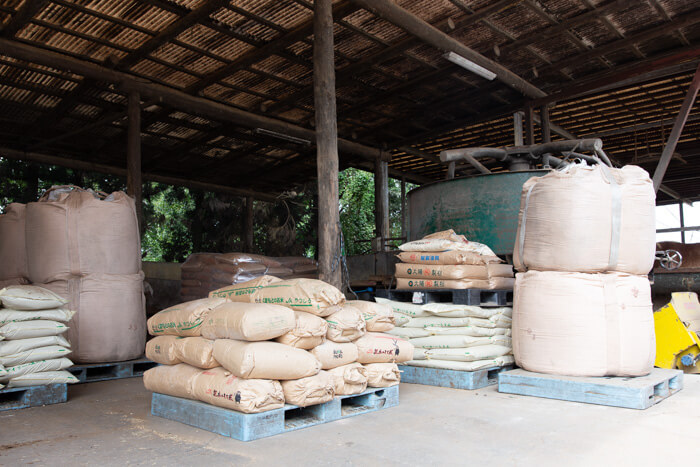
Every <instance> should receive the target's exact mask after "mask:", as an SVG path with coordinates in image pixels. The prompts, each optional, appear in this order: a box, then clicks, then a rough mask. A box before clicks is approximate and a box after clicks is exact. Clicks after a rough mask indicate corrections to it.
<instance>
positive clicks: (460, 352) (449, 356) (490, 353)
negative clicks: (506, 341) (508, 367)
mask: <svg viewBox="0 0 700 467" xmlns="http://www.w3.org/2000/svg"><path fill="white" fill-rule="evenodd" d="M510 353H511V348H510V347H506V346H504V345H496V344H489V345H477V346H474V347H469V348H463V349H460V348H456V349H430V350H428V351H427V352H426V357H427V358H428V359H429V360H430V359H432V360H452V361H455V362H477V361H480V360H489V359H494V358H498V357H502V356H504V355H508V354H510Z"/></svg>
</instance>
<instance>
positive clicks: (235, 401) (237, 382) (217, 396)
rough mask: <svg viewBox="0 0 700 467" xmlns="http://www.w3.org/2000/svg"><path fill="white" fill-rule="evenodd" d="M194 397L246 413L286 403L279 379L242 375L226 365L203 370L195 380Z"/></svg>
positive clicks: (278, 406) (265, 409)
mask: <svg viewBox="0 0 700 467" xmlns="http://www.w3.org/2000/svg"><path fill="white" fill-rule="evenodd" d="M192 388H193V396H194V398H195V399H197V400H199V401H202V402H206V403H207V404H212V405H216V406H218V407H224V408H226V409H233V410H236V411H238V412H243V413H260V412H266V411H268V410H274V409H281V408H282V407H284V392H283V391H282V385H281V384H280V382H279V381H274V380H271V379H243V378H238V377H236V376H234V375H233V374H231V372H229V371H227V370H226V369H224V368H221V367H218V368H212V369H210V370H204V371H202V372H200V373H199V374H198V375H197V376H196V378H195V379H194V382H193V384H192Z"/></svg>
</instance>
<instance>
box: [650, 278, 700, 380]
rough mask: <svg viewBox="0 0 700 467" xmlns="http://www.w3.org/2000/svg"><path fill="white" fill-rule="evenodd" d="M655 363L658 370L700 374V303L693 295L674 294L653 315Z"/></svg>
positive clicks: (688, 293)
mask: <svg viewBox="0 0 700 467" xmlns="http://www.w3.org/2000/svg"><path fill="white" fill-rule="evenodd" d="M654 328H655V330H656V362H655V365H656V366H657V367H659V368H678V369H681V370H683V371H684V372H685V373H700V339H698V335H697V332H698V331H699V330H700V329H699V328H700V302H698V296H697V294H695V293H694V292H675V293H673V294H671V302H670V303H668V304H666V305H665V306H664V307H662V308H661V309H659V310H657V311H655V312H654Z"/></svg>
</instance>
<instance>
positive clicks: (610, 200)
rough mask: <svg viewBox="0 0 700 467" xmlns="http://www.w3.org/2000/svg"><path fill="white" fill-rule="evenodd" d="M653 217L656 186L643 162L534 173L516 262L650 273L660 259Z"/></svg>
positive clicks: (524, 200)
mask: <svg viewBox="0 0 700 467" xmlns="http://www.w3.org/2000/svg"><path fill="white" fill-rule="evenodd" d="M552 206H570V207H571V208H570V209H552ZM654 215H655V194H654V188H653V186H652V182H651V179H650V178H649V174H647V172H646V171H644V170H643V169H642V168H640V167H636V166H632V165H628V166H625V167H623V168H621V169H611V168H609V167H606V166H603V165H601V164H598V165H594V166H591V167H589V166H586V165H585V164H583V165H579V164H577V165H572V166H568V167H567V169H566V170H564V171H561V170H555V171H552V172H550V173H548V174H547V175H545V176H544V177H533V178H531V179H530V180H528V181H527V182H525V184H524V185H523V191H522V196H521V201H520V215H519V223H518V232H517V235H516V239H515V250H514V252H513V260H514V264H515V267H516V269H518V271H525V270H527V269H535V270H540V271H578V272H605V271H619V272H626V273H630V274H647V273H648V272H649V270H650V269H651V268H652V266H653V264H654V252H655V242H656V224H655V220H654Z"/></svg>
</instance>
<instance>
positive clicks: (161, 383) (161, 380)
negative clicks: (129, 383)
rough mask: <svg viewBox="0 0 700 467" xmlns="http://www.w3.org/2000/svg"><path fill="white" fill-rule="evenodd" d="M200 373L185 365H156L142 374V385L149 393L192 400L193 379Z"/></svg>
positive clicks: (197, 369)
mask: <svg viewBox="0 0 700 467" xmlns="http://www.w3.org/2000/svg"><path fill="white" fill-rule="evenodd" d="M202 371H204V370H201V369H199V368H195V367H193V366H190V365H188V364H187V363H178V364H177V365H158V366H157V367H155V368H151V369H149V370H146V371H145V372H144V373H143V385H144V386H146V389H147V390H149V391H151V392H157V393H160V394H167V395H169V396H175V397H183V398H185V399H194V394H193V392H194V389H193V384H194V379H195V378H196V377H197V375H199V374H200V373H201V372H202Z"/></svg>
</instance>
